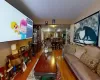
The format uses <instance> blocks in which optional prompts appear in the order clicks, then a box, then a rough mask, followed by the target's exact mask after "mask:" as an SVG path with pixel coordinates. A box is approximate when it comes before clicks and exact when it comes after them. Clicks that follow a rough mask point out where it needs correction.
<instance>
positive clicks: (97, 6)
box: [74, 0, 100, 23]
mask: <svg viewBox="0 0 100 80" xmlns="http://www.w3.org/2000/svg"><path fill="white" fill-rule="evenodd" d="M99 10H100V0H95V2H94V3H93V4H92V5H90V7H88V8H87V9H86V10H85V11H83V12H82V14H80V16H79V17H78V18H77V19H75V20H74V23H75V22H77V21H79V20H81V19H83V18H85V17H87V16H89V15H91V14H93V13H95V12H97V11H99Z"/></svg>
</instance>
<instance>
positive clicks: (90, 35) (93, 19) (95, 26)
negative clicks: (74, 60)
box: [74, 11, 99, 45]
mask: <svg viewBox="0 0 100 80" xmlns="http://www.w3.org/2000/svg"><path fill="white" fill-rule="evenodd" d="M98 34H99V11H98V12H96V13H94V14H92V15H90V16H88V17H86V18H84V19H83V20H81V21H79V22H77V23H75V27H74V42H76V43H81V44H92V45H98Z"/></svg>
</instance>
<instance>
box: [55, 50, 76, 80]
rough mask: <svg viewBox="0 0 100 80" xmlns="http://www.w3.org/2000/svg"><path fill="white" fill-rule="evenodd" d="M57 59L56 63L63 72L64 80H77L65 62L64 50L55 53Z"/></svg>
mask: <svg viewBox="0 0 100 80" xmlns="http://www.w3.org/2000/svg"><path fill="white" fill-rule="evenodd" d="M53 52H54V54H55V57H56V62H57V64H58V67H59V69H60V72H61V76H62V80H77V78H76V77H75V75H74V74H73V72H72V71H71V70H70V68H69V66H68V64H66V62H65V61H64V59H63V57H62V50H54V51H53Z"/></svg>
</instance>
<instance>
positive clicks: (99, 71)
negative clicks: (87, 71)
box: [96, 63, 100, 76]
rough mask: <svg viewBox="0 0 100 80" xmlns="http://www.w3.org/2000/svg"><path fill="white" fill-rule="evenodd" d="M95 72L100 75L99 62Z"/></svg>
mask: <svg viewBox="0 0 100 80" xmlns="http://www.w3.org/2000/svg"><path fill="white" fill-rule="evenodd" d="M96 72H97V74H98V75H99V76H100V63H99V64H98V66H97V69H96Z"/></svg>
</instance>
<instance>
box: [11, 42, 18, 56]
mask: <svg viewBox="0 0 100 80" xmlns="http://www.w3.org/2000/svg"><path fill="white" fill-rule="evenodd" d="M11 50H12V55H15V54H18V50H17V49H16V44H12V45H11Z"/></svg>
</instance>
